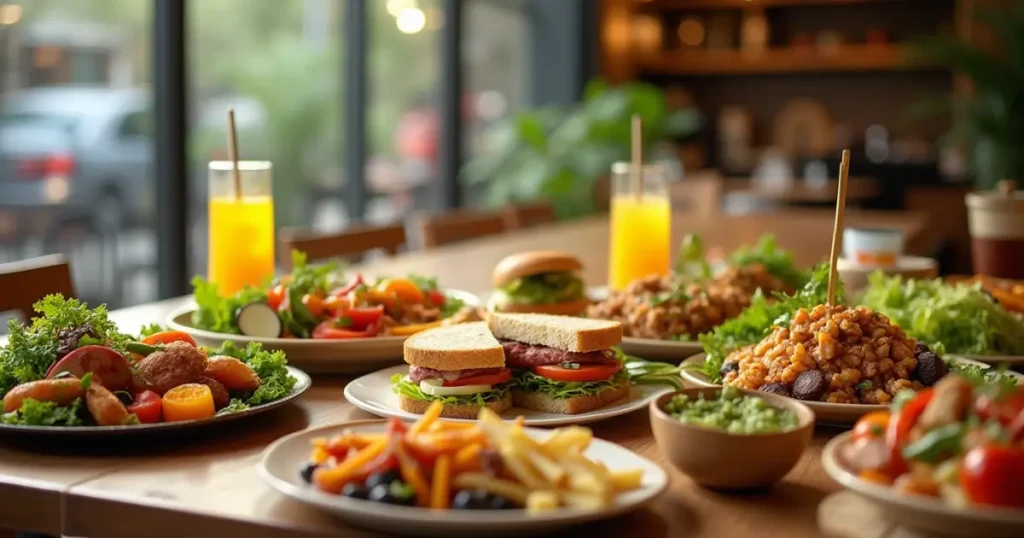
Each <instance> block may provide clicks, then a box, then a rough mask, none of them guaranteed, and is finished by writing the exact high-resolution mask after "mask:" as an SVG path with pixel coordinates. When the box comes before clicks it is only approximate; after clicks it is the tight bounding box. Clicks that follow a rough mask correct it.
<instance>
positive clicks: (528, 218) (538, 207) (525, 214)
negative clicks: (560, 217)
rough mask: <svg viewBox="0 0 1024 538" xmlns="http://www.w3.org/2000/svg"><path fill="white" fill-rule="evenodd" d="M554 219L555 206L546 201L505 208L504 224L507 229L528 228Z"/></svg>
mask: <svg viewBox="0 0 1024 538" xmlns="http://www.w3.org/2000/svg"><path fill="white" fill-rule="evenodd" d="M554 220H555V207H554V206H553V205H551V204H549V203H547V202H540V203H532V204H518V205H512V206H508V207H506V208H505V221H506V222H505V224H506V225H507V226H508V228H509V229H512V230H514V229H517V228H529V227H531V226H537V225H538V224H547V223H549V222H554Z"/></svg>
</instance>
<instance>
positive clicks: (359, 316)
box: [342, 305, 384, 329]
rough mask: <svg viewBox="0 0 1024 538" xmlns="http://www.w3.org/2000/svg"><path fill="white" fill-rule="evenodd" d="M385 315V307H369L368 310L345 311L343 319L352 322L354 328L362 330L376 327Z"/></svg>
mask: <svg viewBox="0 0 1024 538" xmlns="http://www.w3.org/2000/svg"><path fill="white" fill-rule="evenodd" d="M383 315H384V305H377V306H368V307H366V308H349V309H348V310H345V312H344V313H343V314H342V317H345V318H348V319H350V320H352V327H351V328H356V329H362V328H363V327H369V326H370V325H375V324H376V323H377V322H378V321H380V318H381V316H383Z"/></svg>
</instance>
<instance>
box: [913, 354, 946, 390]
mask: <svg viewBox="0 0 1024 538" xmlns="http://www.w3.org/2000/svg"><path fill="white" fill-rule="evenodd" d="M916 358H917V367H916V368H914V371H913V373H912V374H911V378H912V379H916V380H918V381H920V382H921V384H922V385H924V386H926V387H930V386H932V385H934V384H936V383H938V382H939V380H940V379H942V378H943V377H946V374H948V373H949V367H948V366H946V361H944V360H942V358H941V357H939V356H938V355H936V354H935V353H932V352H931V351H924V352H921V353H918V354H917V357H916Z"/></svg>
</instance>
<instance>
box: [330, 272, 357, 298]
mask: <svg viewBox="0 0 1024 538" xmlns="http://www.w3.org/2000/svg"><path fill="white" fill-rule="evenodd" d="M363 284H364V282H363V275H362V274H357V275H356V277H355V278H353V279H352V281H351V282H349V283H348V284H346V285H344V286H342V287H340V288H338V289H336V290H334V291H332V292H331V295H334V296H335V297H342V296H345V295H348V294H349V292H351V291H352V290H354V289H356V288H358V287H359V286H362V285H363Z"/></svg>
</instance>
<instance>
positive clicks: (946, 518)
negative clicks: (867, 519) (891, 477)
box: [821, 432, 1024, 537]
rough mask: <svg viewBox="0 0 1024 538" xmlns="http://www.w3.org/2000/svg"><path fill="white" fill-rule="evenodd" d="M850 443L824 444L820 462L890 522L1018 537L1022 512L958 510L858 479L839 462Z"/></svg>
mask: <svg viewBox="0 0 1024 538" xmlns="http://www.w3.org/2000/svg"><path fill="white" fill-rule="evenodd" d="M852 442H853V432H846V433H844V434H842V435H839V436H837V437H836V438H834V439H832V440H831V441H829V442H828V444H826V445H825V448H824V450H822V453H821V461H822V464H823V465H824V467H825V472H826V473H828V475H829V476H830V477H832V479H833V480H835V481H836V482H839V483H840V484H842V485H843V486H844V487H846V488H848V489H849V490H851V491H853V492H854V493H856V494H858V495H860V496H862V497H863V498H865V499H867V500H868V501H870V502H871V503H873V504H875V505H876V506H878V507H879V508H880V509H881V510H882V512H883V513H884V514H885V515H886V516H887V517H888V518H889V519H891V520H892V521H894V522H896V523H900V524H903V525H907V526H911V527H917V528H922V529H928V530H931V531H934V532H937V533H941V534H942V535H944V536H949V535H959V536H1018V537H1019V536H1021V533H1022V529H1024V510H1013V509H1008V508H1005V509H1001V508H989V509H983V508H977V507H972V508H962V507H956V506H953V505H951V504H947V503H945V502H943V501H942V500H941V499H935V498H931V497H923V496H918V495H907V494H904V493H899V492H897V491H896V490H894V489H892V488H889V487H885V486H882V485H879V484H873V483H871V482H867V481H865V480H861V479H860V478H858V477H857V475H856V474H854V473H852V472H850V471H849V470H848V469H849V466H848V465H847V464H846V462H844V461H843V459H842V457H841V454H843V447H844V446H846V445H847V444H850V443H852Z"/></svg>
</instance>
